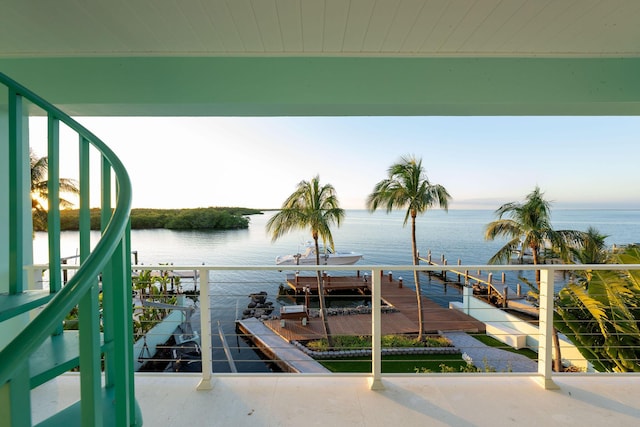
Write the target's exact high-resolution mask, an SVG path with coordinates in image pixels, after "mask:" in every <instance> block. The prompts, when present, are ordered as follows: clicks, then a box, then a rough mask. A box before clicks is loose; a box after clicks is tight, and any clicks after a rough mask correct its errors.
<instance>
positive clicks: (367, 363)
mask: <svg viewBox="0 0 640 427" xmlns="http://www.w3.org/2000/svg"><path fill="white" fill-rule="evenodd" d="M318 362H320V363H321V364H322V365H323V366H324V367H325V368H327V369H329V370H330V371H331V372H347V373H354V372H363V373H366V372H371V358H370V357H367V356H363V357H350V358H340V359H330V360H329V359H325V360H318ZM442 364H444V365H446V366H447V367H448V369H449V370H452V371H453V372H459V371H460V368H461V367H465V366H467V363H466V362H465V361H464V360H462V357H461V356H460V355H459V354H413V355H386V356H383V357H382V372H383V373H416V371H418V372H443V368H442V367H441V366H440V365H442Z"/></svg>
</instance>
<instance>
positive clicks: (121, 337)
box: [0, 73, 142, 427]
mask: <svg viewBox="0 0 640 427" xmlns="http://www.w3.org/2000/svg"><path fill="white" fill-rule="evenodd" d="M0 97H1V98H0V144H2V145H4V146H5V147H1V146H0V147H1V148H2V150H3V152H4V153H8V159H6V160H4V162H3V163H2V165H4V166H7V165H8V167H0V174H2V175H0V185H1V186H2V188H1V190H2V191H0V195H1V196H0V197H2V200H0V203H2V204H4V207H2V208H0V209H2V210H1V211H0V221H2V222H5V221H7V219H8V224H0V226H1V230H2V233H0V234H1V240H0V245H2V246H1V247H0V257H1V259H0V280H1V281H2V282H4V283H0V426H4V425H9V426H15V427H19V426H30V425H32V424H33V420H32V415H31V407H32V402H31V390H32V389H34V388H35V387H38V386H39V385H41V384H44V383H46V382H48V381H52V380H55V378H56V377H58V376H60V375H62V374H64V373H66V372H68V371H69V370H72V369H76V368H77V369H78V370H79V371H80V374H79V383H80V395H81V399H80V401H78V402H77V403H76V404H74V405H71V406H69V407H68V408H66V409H63V410H62V411H61V412H58V413H55V414H50V417H49V418H47V419H46V420H44V421H42V422H41V423H40V424H39V425H43V426H48V425H54V426H61V425H62V426H65V427H67V426H73V425H81V426H134V425H141V424H142V417H141V414H140V410H139V407H138V406H137V403H136V400H135V393H134V377H133V372H134V370H133V335H132V313H131V312H132V295H131V258H130V253H131V248H130V238H129V236H130V227H129V214H130V210H131V183H130V180H129V177H128V174H127V171H126V170H125V168H124V166H123V165H122V163H121V162H120V160H119V159H118V158H117V157H116V156H115V154H114V153H113V152H112V151H111V150H110V149H109V148H108V147H107V146H106V145H105V144H104V143H103V142H102V141H101V140H100V139H98V138H97V137H96V136H95V135H93V134H92V133H91V132H89V131H88V130H87V129H85V128H84V127H83V126H81V125H80V124H79V123H77V122H76V121H75V120H73V119H71V118H70V117H69V116H68V115H66V114H65V113H63V112H62V111H61V110H59V109H58V108H56V107H55V106H53V105H51V104H50V103H48V102H47V101H45V100H44V99H42V98H41V97H39V96H38V95H36V94H34V93H33V92H31V91H30V90H28V89H27V88H25V87H23V86H22V85H20V84H18V83H17V82H15V81H13V80H12V79H10V78H9V77H8V76H6V75H4V74H2V73H0ZM2 98H4V99H6V102H5V100H4V99H2ZM31 115H38V116H46V117H47V122H48V132H47V134H48V137H47V147H48V148H47V157H48V161H49V166H48V168H49V171H48V173H49V176H48V204H49V207H50V208H49V212H48V246H49V260H48V271H49V286H48V288H47V289H30V288H31V287H32V286H31V283H32V282H33V280H30V276H32V275H33V274H30V267H31V264H32V258H33V256H32V231H31V201H30V182H29V175H30V173H29V171H30V164H29V146H30V141H29V139H30V136H29V127H28V122H29V117H30V116H31ZM61 125H62V126H64V128H65V135H66V134H67V130H68V129H70V130H71V131H72V132H74V133H75V134H76V135H77V144H78V163H79V171H78V176H79V180H78V181H79V188H80V197H79V199H80V233H79V236H80V237H79V255H80V264H79V268H78V270H77V271H76V272H75V274H73V276H72V277H71V279H70V280H69V281H68V282H66V283H64V284H63V279H62V278H63V271H62V268H61V254H60V210H59V200H60V188H59V179H60V177H59V172H60V148H59V146H60V143H61V132H60V128H61ZM64 142H65V143H66V142H68V141H67V139H66V137H65V138H64ZM96 153H97V154H96ZM92 158H93V159H94V161H93V162H92V161H91V159H92ZM96 158H99V159H100V162H99V166H97V167H94V169H96V168H99V169H100V171H96V173H92V170H91V165H92V164H94V165H95V164H96V163H97V162H96V161H95V159H96ZM98 172H99V173H98ZM94 175H95V176H99V178H98V179H95V178H94V181H99V182H98V183H94V185H93V187H92V186H91V185H90V184H91V177H92V176H94ZM7 184H8V185H7ZM95 187H100V200H98V201H93V203H94V204H98V203H99V205H100V208H101V230H102V233H101V238H100V240H99V242H98V243H97V244H95V246H94V247H93V249H92V248H91V242H90V223H89V209H90V200H89V198H90V194H91V193H92V191H90V190H91V189H92V188H95ZM5 231H6V232H5ZM5 234H6V235H5ZM7 282H8V283H7ZM100 298H101V299H102V312H101V310H100V306H99V299H100ZM74 307H78V313H79V322H78V325H79V329H78V330H77V331H66V330H63V328H62V322H63V320H64V318H65V316H66V315H67V314H68V313H69V312H70V311H71V310H72V309H73V308H74ZM34 404H37V402H36V403H34Z"/></svg>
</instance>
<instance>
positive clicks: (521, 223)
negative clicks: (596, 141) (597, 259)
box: [484, 186, 584, 371]
mask: <svg viewBox="0 0 640 427" xmlns="http://www.w3.org/2000/svg"><path fill="white" fill-rule="evenodd" d="M542 196H543V193H542V192H541V191H540V188H539V187H538V186H536V188H535V189H534V190H533V191H532V192H531V193H529V194H528V195H527V197H526V200H525V202H524V203H518V202H511V203H505V204H504V205H502V206H500V207H499V208H498V209H497V210H496V215H497V216H498V218H499V219H498V220H496V221H493V222H491V223H490V224H489V225H487V228H486V230H485V235H484V237H485V239H486V240H493V239H495V238H496V237H507V238H510V239H511V240H509V241H508V242H507V244H505V245H504V246H503V247H502V248H501V249H500V250H498V252H497V253H496V254H495V255H493V256H492V257H491V258H490V259H489V264H499V263H501V262H508V261H509V259H510V258H511V254H512V253H514V252H516V251H519V252H520V256H521V257H522V256H523V254H524V252H525V249H527V248H528V249H530V250H531V255H532V258H533V264H534V265H537V264H539V263H540V250H541V249H544V248H546V247H547V246H548V245H551V249H552V250H553V251H554V252H557V253H558V254H559V255H560V257H561V258H562V259H564V260H565V261H568V260H569V256H570V249H571V248H572V247H575V246H579V245H582V242H583V241H584V233H583V232H581V231H575V230H553V228H552V227H551V203H549V202H548V201H547V200H545V199H544V198H543V197H542ZM503 216H507V217H508V218H503ZM536 284H537V286H538V289H540V288H539V287H540V270H536ZM553 344H554V347H555V348H556V353H555V356H556V357H555V360H554V369H555V370H556V371H560V370H561V369H562V356H561V354H560V341H559V338H558V331H557V330H556V328H555V327H554V328H553Z"/></svg>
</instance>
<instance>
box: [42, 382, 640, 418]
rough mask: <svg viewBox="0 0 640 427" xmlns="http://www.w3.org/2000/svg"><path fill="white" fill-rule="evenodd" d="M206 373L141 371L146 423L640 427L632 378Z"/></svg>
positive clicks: (57, 390) (62, 400)
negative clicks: (542, 381) (203, 386)
mask: <svg viewBox="0 0 640 427" xmlns="http://www.w3.org/2000/svg"><path fill="white" fill-rule="evenodd" d="M200 378H201V377H200V375H192V374H147V373H144V374H142V373H140V374H136V377H135V381H136V398H137V400H138V402H139V404H140V406H141V408H142V414H143V418H144V424H145V425H152V426H173V425H204V424H205V423H206V424H207V425H218V426H251V427H256V426H275V425H307V426H310V425H360V426H364V425H366V426H377V425H380V426H382V425H392V423H397V422H399V421H400V420H401V422H402V424H403V425H406V426H411V425H431V426H445V425H449V426H469V427H471V426H478V427H481V426H487V427H489V426H490V427H495V426H496V425H506V424H509V425H522V426H536V427H538V426H540V425H637V424H638V423H639V422H640V402H638V399H637V396H638V395H640V381H639V380H640V378H639V376H638V375H635V374H624V375H622V374H618V375H582V374H567V375H557V376H554V381H555V383H556V384H557V385H558V386H559V387H560V389H559V390H553V391H550V390H544V389H543V388H541V387H540V385H539V383H538V382H536V381H535V379H534V378H533V377H531V376H524V375H515V374H513V375H510V374H486V375H485V374H473V375H464V374H447V375H419V376H415V375H412V376H388V377H387V376H385V377H383V380H382V381H383V384H384V386H385V389H384V390H381V391H372V390H370V389H369V381H368V377H367V376H361V375H356V376H337V375H328V376H327V375H325V376H309V375H301V374H289V375H283V374H280V375H276V374H262V375H216V376H214V377H213V379H212V384H213V389H212V390H205V391H197V390H196V386H197V385H198V382H199V380H200ZM32 396H33V399H34V400H33V403H32V407H33V412H34V414H33V420H32V421H33V422H34V424H35V423H37V422H39V421H40V420H42V419H43V418H46V416H47V415H46V414H48V413H52V412H54V411H57V410H60V409H62V408H64V407H66V406H67V405H69V404H70V403H73V402H74V401H75V400H77V399H78V396H79V376H78V375H77V374H66V375H63V376H61V377H58V378H57V379H55V380H53V381H51V382H49V383H47V384H45V385H43V386H40V387H38V388H36V389H35V390H34V391H33V392H32Z"/></svg>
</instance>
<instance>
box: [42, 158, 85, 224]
mask: <svg viewBox="0 0 640 427" xmlns="http://www.w3.org/2000/svg"><path fill="white" fill-rule="evenodd" d="M29 160H30V164H31V213H32V216H33V229H34V231H43V230H46V229H47V209H46V208H45V207H44V206H43V205H42V202H43V201H45V200H47V199H48V198H49V188H48V183H47V176H48V173H49V158H48V157H38V155H37V154H35V153H34V152H33V150H30V151H29ZM59 186H60V192H61V193H69V194H80V189H79V188H78V184H77V182H76V181H75V180H73V179H69V178H60V181H59ZM71 206H73V203H72V202H70V201H68V200H66V199H63V198H60V207H62V208H68V207H71Z"/></svg>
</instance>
